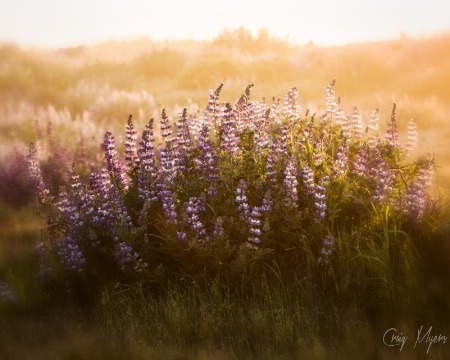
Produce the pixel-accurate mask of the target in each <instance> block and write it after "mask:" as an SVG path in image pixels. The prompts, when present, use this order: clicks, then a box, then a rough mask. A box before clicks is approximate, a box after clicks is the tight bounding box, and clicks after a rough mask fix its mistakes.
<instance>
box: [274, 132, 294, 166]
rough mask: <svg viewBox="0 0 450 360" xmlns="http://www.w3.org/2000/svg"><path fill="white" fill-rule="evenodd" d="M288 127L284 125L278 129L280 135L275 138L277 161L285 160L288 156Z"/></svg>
mask: <svg viewBox="0 0 450 360" xmlns="http://www.w3.org/2000/svg"><path fill="white" fill-rule="evenodd" d="M288 134H289V126H288V125H284V126H282V127H281V129H280V135H279V136H278V138H277V146H276V148H275V149H276V152H277V156H278V158H279V159H285V158H286V157H287V156H288V149H289V143H290V139H289V136H288Z"/></svg>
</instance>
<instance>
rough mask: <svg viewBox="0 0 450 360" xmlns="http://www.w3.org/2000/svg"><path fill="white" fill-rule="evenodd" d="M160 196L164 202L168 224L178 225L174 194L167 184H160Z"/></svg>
mask: <svg viewBox="0 0 450 360" xmlns="http://www.w3.org/2000/svg"><path fill="white" fill-rule="evenodd" d="M158 195H159V198H160V199H161V202H162V208H163V210H164V218H165V220H166V223H167V224H177V223H178V213H177V207H176V199H175V195H174V193H173V192H172V191H171V190H170V189H169V187H168V186H167V185H166V184H165V183H162V184H160V191H159V194H158Z"/></svg>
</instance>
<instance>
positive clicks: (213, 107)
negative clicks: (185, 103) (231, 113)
mask: <svg viewBox="0 0 450 360" xmlns="http://www.w3.org/2000/svg"><path fill="white" fill-rule="evenodd" d="M222 87H223V84H220V85H219V87H218V88H217V89H216V90H215V91H213V90H210V91H209V96H208V117H209V121H210V122H212V124H213V129H214V131H215V132H217V130H218V129H219V127H220V126H221V119H222V118H221V110H220V104H219V96H220V92H221V90H222Z"/></svg>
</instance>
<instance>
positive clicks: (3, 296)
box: [0, 281, 16, 304]
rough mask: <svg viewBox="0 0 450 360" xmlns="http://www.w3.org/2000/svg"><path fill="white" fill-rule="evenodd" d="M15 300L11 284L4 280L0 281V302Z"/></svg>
mask: <svg viewBox="0 0 450 360" xmlns="http://www.w3.org/2000/svg"><path fill="white" fill-rule="evenodd" d="M15 300H16V296H15V295H14V293H13V291H12V289H11V286H10V285H9V284H8V283H7V282H5V281H0V304H1V303H2V302H3V303H12V302H14V301H15Z"/></svg>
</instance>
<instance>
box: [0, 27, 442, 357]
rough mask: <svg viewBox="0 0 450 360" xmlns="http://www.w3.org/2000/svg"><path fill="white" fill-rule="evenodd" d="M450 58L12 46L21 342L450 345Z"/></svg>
mask: <svg viewBox="0 0 450 360" xmlns="http://www.w3.org/2000/svg"><path fill="white" fill-rule="evenodd" d="M449 63H450V35H442V36H436V37H432V38H426V39H420V40H414V39H408V38H406V37H404V38H402V39H399V40H395V41H390V42H380V43H367V44H356V45H349V46H344V47H333V48H322V47H317V46H315V45H314V44H308V45H306V46H302V47H300V46H294V45H292V44H289V43H288V42H286V41H284V40H280V39H276V38H273V37H271V36H270V35H269V34H268V33H266V32H264V31H262V32H261V33H260V34H259V35H258V36H257V37H252V36H251V35H250V34H249V33H248V32H247V31H246V30H245V29H239V30H235V31H232V32H224V33H222V34H221V35H220V36H218V37H217V38H215V39H213V40H211V41H208V42H194V41H183V42H164V43H157V42H152V41H151V40H149V39H144V38H143V39H136V40H130V41H126V42H110V43H105V44H99V45H96V46H89V47H88V46H80V47H77V48H64V49H22V48H20V47H18V46H16V45H14V44H3V45H1V46H0V129H1V131H0V148H1V153H0V154H1V155H0V182H1V183H0V324H1V326H0V358H1V359H19V358H20V359H122V358H130V359H210V358H212V357H214V358H217V359H297V358H307V359H308V358H311V359H327V358H336V359H346V358H348V357H349V355H351V356H352V357H354V358H361V359H364V358H367V359H378V358H380V359H398V358H404V359H422V358H425V357H426V358H430V359H446V354H448V353H450V343H449V341H448V340H447V338H448V336H450V327H449V326H448V324H449V320H450V318H449V316H450V291H449V289H450V282H449V280H448V276H447V274H448V271H449V269H450V244H449V240H450V213H449V211H450V208H449V200H448V195H449V194H450V147H449V146H448V145H447V141H448V140H447V139H448V138H449V136H450V126H449V125H448V114H449V113H450V89H449V88H448V86H447V84H448V83H449V81H450V68H449V67H448V64H449ZM334 79H335V80H334ZM355 107H357V108H355ZM375 109H378V110H376V111H375ZM130 114H131V115H132V117H129V115H130ZM127 119H128V120H127ZM149 119H151V120H150V121H149ZM411 119H415V120H413V121H411ZM30 143H32V144H31V145H30ZM102 169H103V170H102ZM92 173H94V175H91V174H92ZM419 329H422V330H419ZM428 330H430V331H429V333H427V331H428ZM419 331H420V333H419V335H418V332H419ZM393 335H398V337H395V336H393ZM404 336H405V337H407V339H406V338H404ZM418 338H419V340H418ZM402 341H403V342H402ZM402 344H403V345H402Z"/></svg>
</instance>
